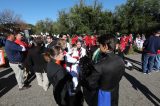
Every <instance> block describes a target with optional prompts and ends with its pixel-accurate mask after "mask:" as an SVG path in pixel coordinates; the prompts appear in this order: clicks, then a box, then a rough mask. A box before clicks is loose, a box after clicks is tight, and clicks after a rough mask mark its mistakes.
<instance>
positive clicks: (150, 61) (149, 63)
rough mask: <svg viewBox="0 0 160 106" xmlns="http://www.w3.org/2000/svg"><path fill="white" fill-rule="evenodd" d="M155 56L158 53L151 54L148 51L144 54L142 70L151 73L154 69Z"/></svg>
mask: <svg viewBox="0 0 160 106" xmlns="http://www.w3.org/2000/svg"><path fill="white" fill-rule="evenodd" d="M155 58H156V55H151V54H147V53H144V54H143V57H142V70H143V72H144V73H149V72H151V71H152V70H153V66H154V61H155Z"/></svg>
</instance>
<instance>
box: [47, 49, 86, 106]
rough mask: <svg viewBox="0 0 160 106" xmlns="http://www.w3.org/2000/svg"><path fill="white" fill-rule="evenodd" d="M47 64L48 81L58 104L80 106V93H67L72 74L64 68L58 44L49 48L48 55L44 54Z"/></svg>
mask: <svg viewBox="0 0 160 106" xmlns="http://www.w3.org/2000/svg"><path fill="white" fill-rule="evenodd" d="M45 56H46V57H45V59H46V60H47V61H48V64H47V75H48V78H49V81H50V83H51V84H52V85H53V95H54V98H55V101H56V103H57V104H58V105H59V106H75V105H78V106H82V103H83V102H82V93H81V92H77V93H76V95H74V96H71V95H70V94H69V86H70V83H71V82H72V76H71V74H69V73H68V72H67V71H66V69H65V68H64V66H63V64H61V62H63V61H64V53H63V51H62V49H61V47H60V46H55V47H53V48H52V49H51V51H50V55H48V56H47V55H45Z"/></svg>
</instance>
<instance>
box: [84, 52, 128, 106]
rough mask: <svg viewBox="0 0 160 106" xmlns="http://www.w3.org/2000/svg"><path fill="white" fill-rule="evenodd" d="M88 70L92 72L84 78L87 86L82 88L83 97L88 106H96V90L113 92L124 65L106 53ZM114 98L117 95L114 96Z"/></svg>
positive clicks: (118, 59) (116, 57)
mask: <svg viewBox="0 0 160 106" xmlns="http://www.w3.org/2000/svg"><path fill="white" fill-rule="evenodd" d="M87 63H88V62H87ZM85 64H86V63H85ZM89 68H90V69H91V70H92V72H90V74H89V75H87V76H86V78H85V81H84V82H85V83H86V85H87V86H86V85H85V86H84V96H85V99H86V102H87V103H88V104H89V106H97V99H98V98H97V96H98V95H97V94H98V90H99V89H101V90H104V91H110V92H113V91H114V92H115V89H116V90H117V89H118V87H119V82H120V80H121V78H122V76H123V74H124V72H125V65H124V62H123V60H122V59H121V58H120V57H119V56H117V55H115V54H113V53H107V54H105V55H103V56H102V58H101V59H100V61H99V62H98V63H96V64H95V65H92V66H91V65H89ZM117 92H118V91H117ZM90 95H92V96H90ZM116 96H118V95H117V94H116ZM114 101H115V100H113V102H114ZM112 104H113V103H112Z"/></svg>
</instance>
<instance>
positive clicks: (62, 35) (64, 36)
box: [59, 34, 71, 52]
mask: <svg viewBox="0 0 160 106" xmlns="http://www.w3.org/2000/svg"><path fill="white" fill-rule="evenodd" d="M59 37H60V39H63V40H65V41H66V51H67V52H70V49H71V47H70V44H69V43H68V42H67V40H68V37H69V35H68V34H67V35H66V34H61V35H60V36H59Z"/></svg>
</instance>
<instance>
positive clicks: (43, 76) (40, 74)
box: [26, 38, 49, 91]
mask: <svg viewBox="0 0 160 106" xmlns="http://www.w3.org/2000/svg"><path fill="white" fill-rule="evenodd" d="M35 43H36V46H35V47H33V48H32V49H30V50H29V51H28V55H27V60H26V61H27V64H28V67H29V69H30V70H33V71H34V72H35V74H36V78H37V82H38V85H39V86H41V87H43V89H44V90H45V91H47V89H48V84H49V81H48V77H47V73H46V66H47V64H46V62H45V60H44V58H43V53H44V51H45V47H44V45H43V41H42V40H41V38H37V39H35Z"/></svg>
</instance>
